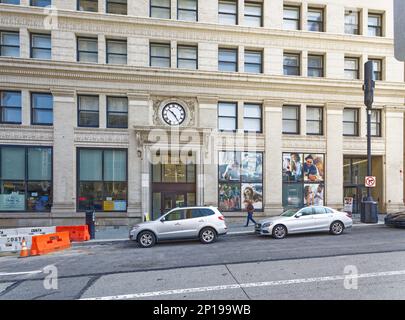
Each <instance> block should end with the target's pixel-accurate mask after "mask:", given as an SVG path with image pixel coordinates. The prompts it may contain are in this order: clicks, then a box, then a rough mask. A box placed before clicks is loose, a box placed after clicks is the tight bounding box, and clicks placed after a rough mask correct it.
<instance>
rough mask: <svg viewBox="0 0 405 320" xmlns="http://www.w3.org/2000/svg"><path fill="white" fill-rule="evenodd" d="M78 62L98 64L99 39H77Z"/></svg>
mask: <svg viewBox="0 0 405 320" xmlns="http://www.w3.org/2000/svg"><path fill="white" fill-rule="evenodd" d="M77 61H80V62H90V63H98V40H97V38H83V37H80V38H77Z"/></svg>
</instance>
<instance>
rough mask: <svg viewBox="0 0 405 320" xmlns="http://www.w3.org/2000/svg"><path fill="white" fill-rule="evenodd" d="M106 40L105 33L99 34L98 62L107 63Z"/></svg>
mask: <svg viewBox="0 0 405 320" xmlns="http://www.w3.org/2000/svg"><path fill="white" fill-rule="evenodd" d="M106 51H107V48H106V40H105V35H104V34H99V35H98V63H99V64H106V63H107V60H106Z"/></svg>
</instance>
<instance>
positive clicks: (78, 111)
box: [77, 94, 100, 128]
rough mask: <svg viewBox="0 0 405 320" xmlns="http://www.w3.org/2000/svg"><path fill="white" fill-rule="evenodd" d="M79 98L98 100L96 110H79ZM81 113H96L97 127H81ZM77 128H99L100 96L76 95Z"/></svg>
mask: <svg viewBox="0 0 405 320" xmlns="http://www.w3.org/2000/svg"><path fill="white" fill-rule="evenodd" d="M80 97H93V98H94V97H97V98H98V110H97V111H94V110H80ZM82 111H85V112H88V113H97V115H98V117H97V119H98V121H97V125H82V124H80V113H81V112H82ZM77 126H78V127H79V128H100V96H99V95H96V94H78V95H77Z"/></svg>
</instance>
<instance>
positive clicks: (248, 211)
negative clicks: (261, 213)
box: [245, 201, 256, 227]
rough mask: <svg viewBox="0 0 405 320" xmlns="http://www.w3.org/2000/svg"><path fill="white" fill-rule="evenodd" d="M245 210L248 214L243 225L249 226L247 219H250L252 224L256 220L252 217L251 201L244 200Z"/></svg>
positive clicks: (253, 209)
mask: <svg viewBox="0 0 405 320" xmlns="http://www.w3.org/2000/svg"><path fill="white" fill-rule="evenodd" d="M246 211H247V214H248V215H247V221H246V225H245V227H248V226H249V221H252V222H253V223H254V224H256V221H255V220H254V219H253V212H254V211H255V208H254V207H253V204H252V202H250V201H247V202H246Z"/></svg>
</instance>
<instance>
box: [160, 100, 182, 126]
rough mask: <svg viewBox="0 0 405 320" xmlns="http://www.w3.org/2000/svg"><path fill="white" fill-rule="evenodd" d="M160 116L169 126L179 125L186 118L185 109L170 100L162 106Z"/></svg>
mask: <svg viewBox="0 0 405 320" xmlns="http://www.w3.org/2000/svg"><path fill="white" fill-rule="evenodd" d="M162 118H163V120H164V122H166V123H167V124H168V125H169V126H179V125H181V124H182V123H183V122H184V120H185V119H186V110H184V107H183V106H181V105H180V104H178V103H176V102H171V103H168V104H166V105H165V106H164V107H163V109H162Z"/></svg>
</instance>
